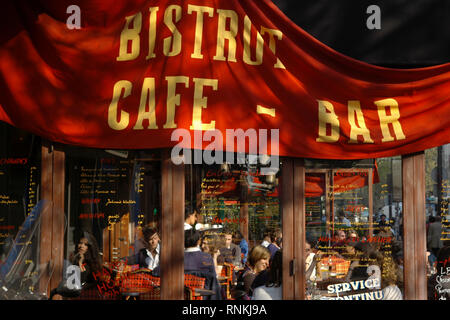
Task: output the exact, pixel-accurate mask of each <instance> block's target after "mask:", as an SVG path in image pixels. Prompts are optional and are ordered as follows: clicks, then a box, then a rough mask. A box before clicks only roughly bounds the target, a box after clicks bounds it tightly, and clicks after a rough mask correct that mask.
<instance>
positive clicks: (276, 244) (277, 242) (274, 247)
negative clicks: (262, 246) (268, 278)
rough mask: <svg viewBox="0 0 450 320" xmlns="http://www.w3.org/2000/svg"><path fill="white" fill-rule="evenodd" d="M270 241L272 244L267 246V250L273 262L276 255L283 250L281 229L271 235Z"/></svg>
mask: <svg viewBox="0 0 450 320" xmlns="http://www.w3.org/2000/svg"><path fill="white" fill-rule="evenodd" d="M270 241H271V243H270V244H269V245H268V246H267V249H269V252H270V260H271V261H272V259H273V257H274V256H275V253H276V252H277V251H278V250H280V249H281V242H282V232H281V230H280V229H276V230H275V231H274V232H272V233H271V234H270Z"/></svg>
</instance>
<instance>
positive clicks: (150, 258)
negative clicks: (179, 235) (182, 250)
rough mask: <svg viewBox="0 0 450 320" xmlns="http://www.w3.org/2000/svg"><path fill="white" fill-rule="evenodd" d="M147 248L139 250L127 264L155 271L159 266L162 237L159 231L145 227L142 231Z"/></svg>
mask: <svg viewBox="0 0 450 320" xmlns="http://www.w3.org/2000/svg"><path fill="white" fill-rule="evenodd" d="M142 235H143V238H144V239H143V240H144V241H143V242H144V245H145V248H142V249H141V250H139V252H138V253H136V254H135V255H133V256H131V257H129V258H127V260H128V261H127V264H129V265H133V264H138V265H139V268H148V269H150V270H154V269H155V268H156V267H158V266H159V255H160V237H159V234H158V230H157V229H153V228H150V227H144V228H143V229H142Z"/></svg>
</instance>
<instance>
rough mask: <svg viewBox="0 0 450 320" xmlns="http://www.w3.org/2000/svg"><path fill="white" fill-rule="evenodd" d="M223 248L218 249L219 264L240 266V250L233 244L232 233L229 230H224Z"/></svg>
mask: <svg viewBox="0 0 450 320" xmlns="http://www.w3.org/2000/svg"><path fill="white" fill-rule="evenodd" d="M224 240H225V246H224V247H223V248H220V249H219V251H220V255H219V259H218V261H219V263H220V262H226V263H231V264H233V265H234V266H235V267H237V266H240V264H241V248H240V247H239V246H238V245H236V244H234V243H233V233H232V232H231V231H229V230H224Z"/></svg>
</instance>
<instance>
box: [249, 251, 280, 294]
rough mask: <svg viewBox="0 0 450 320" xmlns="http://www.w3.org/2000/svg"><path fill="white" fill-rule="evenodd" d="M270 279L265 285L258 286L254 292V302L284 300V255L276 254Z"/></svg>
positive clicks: (270, 271) (278, 252)
mask: <svg viewBox="0 0 450 320" xmlns="http://www.w3.org/2000/svg"><path fill="white" fill-rule="evenodd" d="M268 275H269V277H268V279H267V282H266V283H265V285H262V286H258V287H256V288H255V289H254V290H253V296H252V300H281V299H282V293H283V290H282V287H281V284H282V282H283V281H282V276H283V268H282V253H281V250H278V251H276V252H275V254H274V256H273V259H272V263H271V264H270V267H269V272H268Z"/></svg>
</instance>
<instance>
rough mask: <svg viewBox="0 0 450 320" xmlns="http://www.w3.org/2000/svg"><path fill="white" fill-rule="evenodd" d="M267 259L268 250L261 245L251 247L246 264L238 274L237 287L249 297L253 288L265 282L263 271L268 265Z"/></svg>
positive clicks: (268, 257) (268, 255)
mask: <svg viewBox="0 0 450 320" xmlns="http://www.w3.org/2000/svg"><path fill="white" fill-rule="evenodd" d="M269 259H270V252H269V250H268V249H267V248H265V247H263V246H261V245H258V246H255V247H253V248H252V250H250V253H249V255H248V260H247V265H246V267H245V269H244V271H243V272H242V273H241V274H240V275H239V278H238V288H237V289H238V290H242V291H244V293H245V294H246V295H247V296H249V297H250V296H252V294H253V288H254V287H256V286H258V285H262V284H264V283H265V282H266V278H265V277H264V275H263V272H264V271H265V270H266V269H267V267H268V266H269ZM257 277H258V279H257ZM256 279H257V280H256Z"/></svg>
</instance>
